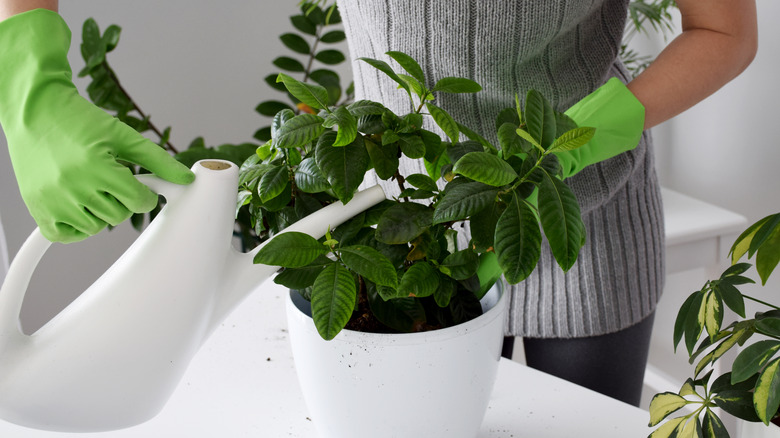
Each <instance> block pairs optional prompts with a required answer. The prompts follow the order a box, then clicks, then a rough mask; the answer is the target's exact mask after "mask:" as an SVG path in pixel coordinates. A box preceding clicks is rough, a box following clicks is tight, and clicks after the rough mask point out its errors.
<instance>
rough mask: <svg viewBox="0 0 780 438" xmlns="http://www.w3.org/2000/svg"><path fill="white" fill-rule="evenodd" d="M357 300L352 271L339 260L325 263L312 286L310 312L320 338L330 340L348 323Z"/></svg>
mask: <svg viewBox="0 0 780 438" xmlns="http://www.w3.org/2000/svg"><path fill="white" fill-rule="evenodd" d="M356 301H357V289H356V287H355V279H354V278H353V277H352V274H351V273H350V272H349V270H347V268H345V267H344V266H342V265H341V264H340V263H333V264H331V265H328V266H327V267H326V268H325V269H324V270H323V271H322V272H321V273H320V275H318V276H317V280H316V281H315V282H314V285H313V286H312V294H311V312H312V319H314V325H315V326H316V327H317V331H318V332H319V333H320V336H321V337H322V339H325V340H326V341H329V340H331V339H333V338H334V337H336V335H337V334H338V333H339V332H340V331H341V330H342V329H343V328H344V326H345V325H347V322H348V321H349V318H350V317H351V316H352V311H353V309H354V308H355V302H356Z"/></svg>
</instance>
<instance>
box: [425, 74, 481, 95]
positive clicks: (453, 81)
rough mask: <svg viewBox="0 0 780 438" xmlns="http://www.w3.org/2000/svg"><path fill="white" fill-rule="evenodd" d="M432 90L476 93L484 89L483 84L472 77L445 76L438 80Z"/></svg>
mask: <svg viewBox="0 0 780 438" xmlns="http://www.w3.org/2000/svg"><path fill="white" fill-rule="evenodd" d="M431 91H441V92H444V93H476V92H478V91H482V86H481V85H479V84H478V83H476V82H474V81H472V80H471V79H466V78H459V77H444V78H441V79H439V80H438V81H436V85H434V86H433V88H432V89H431Z"/></svg>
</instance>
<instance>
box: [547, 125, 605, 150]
mask: <svg viewBox="0 0 780 438" xmlns="http://www.w3.org/2000/svg"><path fill="white" fill-rule="evenodd" d="M595 133H596V129H595V128H575V129H572V130H571V131H568V132H566V133H564V134H563V135H562V136H560V137H558V138H557V139H555V141H554V142H553V144H552V146H550V149H549V150H550V152H563V151H573V150H574V149H577V148H580V147H582V146H585V145H586V144H587V143H588V142H589V141H590V139H592V138H593V135H594V134H595Z"/></svg>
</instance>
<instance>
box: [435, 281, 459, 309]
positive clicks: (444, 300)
mask: <svg viewBox="0 0 780 438" xmlns="http://www.w3.org/2000/svg"><path fill="white" fill-rule="evenodd" d="M457 292H458V284H457V283H456V282H455V281H453V280H451V279H449V278H448V277H442V276H439V287H437V288H436V292H434V293H433V299H434V301H436V305H437V306H439V307H447V306H449V305H450V302H451V300H452V297H454V296H455V295H456V294H457Z"/></svg>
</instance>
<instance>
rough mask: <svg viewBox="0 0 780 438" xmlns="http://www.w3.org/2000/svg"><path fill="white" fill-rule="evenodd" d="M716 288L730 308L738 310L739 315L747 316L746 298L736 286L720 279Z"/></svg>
mask: <svg viewBox="0 0 780 438" xmlns="http://www.w3.org/2000/svg"><path fill="white" fill-rule="evenodd" d="M715 290H716V291H717V293H718V294H720V297H721V298H722V299H723V302H724V303H725V304H726V306H728V307H729V309H731V310H733V311H734V312H736V313H737V314H738V315H739V316H741V317H743V318H744V317H745V298H744V297H743V296H742V294H741V293H740V292H739V290H738V289H737V288H736V287H734V286H732V285H731V284H729V283H727V282H724V281H720V282H718V284H717V285H716V286H715Z"/></svg>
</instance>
